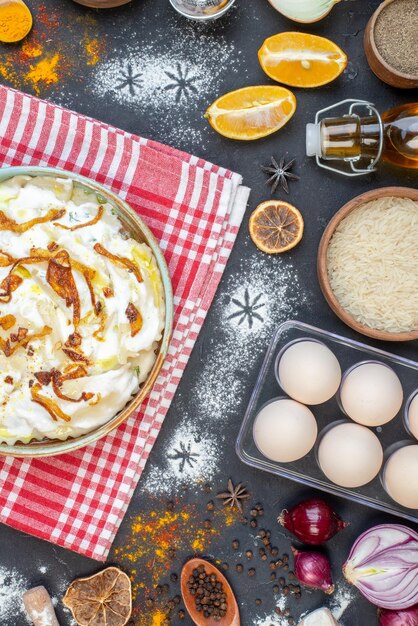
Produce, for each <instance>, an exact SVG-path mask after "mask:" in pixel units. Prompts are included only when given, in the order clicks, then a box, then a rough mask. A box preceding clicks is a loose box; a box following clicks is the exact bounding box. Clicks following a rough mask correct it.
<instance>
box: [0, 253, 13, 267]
mask: <svg viewBox="0 0 418 626" xmlns="http://www.w3.org/2000/svg"><path fill="white" fill-rule="evenodd" d="M15 261H16V259H14V258H13V257H12V255H11V254H8V253H7V252H3V250H0V267H8V266H9V265H13V263H15Z"/></svg>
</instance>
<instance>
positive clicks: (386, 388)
mask: <svg viewBox="0 0 418 626" xmlns="http://www.w3.org/2000/svg"><path fill="white" fill-rule="evenodd" d="M340 394H341V405H342V407H343V410H344V412H345V413H346V414H347V415H348V416H349V417H351V419H352V420H354V421H355V422H357V423H358V424H363V425H364V426H380V425H382V424H386V423H387V422H390V420H391V419H393V418H394V417H395V415H396V414H397V413H398V412H399V410H400V408H401V406H402V401H403V389H402V384H401V381H400V380H399V378H398V376H397V375H396V374H395V372H394V371H393V369H391V368H390V367H388V366H387V365H384V364H383V363H361V364H360V365H358V366H357V367H355V368H354V369H353V370H351V372H350V373H349V374H347V376H346V377H345V378H344V380H343V383H342V385H341V392H340Z"/></svg>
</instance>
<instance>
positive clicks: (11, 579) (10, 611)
mask: <svg viewBox="0 0 418 626" xmlns="http://www.w3.org/2000/svg"><path fill="white" fill-rule="evenodd" d="M28 587H29V585H28V581H27V580H26V579H25V578H24V577H23V576H22V575H21V574H20V573H19V572H18V571H17V570H15V569H10V570H8V569H6V568H4V567H0V624H1V625H2V626H3V624H4V625H6V624H7V625H9V624H10V625H11V624H12V623H13V621H12V620H16V619H17V618H21V619H26V611H25V608H24V606H23V601H22V596H23V593H24V592H25V591H26V589H28Z"/></svg>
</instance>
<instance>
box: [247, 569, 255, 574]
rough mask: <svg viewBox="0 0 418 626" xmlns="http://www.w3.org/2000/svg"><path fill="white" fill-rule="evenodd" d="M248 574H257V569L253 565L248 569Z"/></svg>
mask: <svg viewBox="0 0 418 626" xmlns="http://www.w3.org/2000/svg"><path fill="white" fill-rule="evenodd" d="M248 576H255V569H254V568H253V567H251V568H250V569H249V570H248Z"/></svg>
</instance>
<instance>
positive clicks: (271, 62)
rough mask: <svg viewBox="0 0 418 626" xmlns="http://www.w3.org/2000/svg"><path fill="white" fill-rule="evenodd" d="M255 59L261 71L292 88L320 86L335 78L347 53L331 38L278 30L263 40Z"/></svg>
mask: <svg viewBox="0 0 418 626" xmlns="http://www.w3.org/2000/svg"><path fill="white" fill-rule="evenodd" d="M258 58H259V61H260V64H261V67H262V68H263V70H264V71H265V73H266V74H267V75H268V76H270V78H273V80H277V82H279V83H283V84H285V85H290V86H292V87H320V86H321V85H326V84H327V83H330V82H331V81H333V80H335V79H336V78H337V77H338V76H339V75H340V74H341V72H343V71H344V69H345V68H346V66H347V56H346V54H345V53H344V52H343V51H342V50H341V48H339V47H338V46H337V45H336V44H335V43H334V42H333V41H330V40H329V39H325V37H318V36H317V35H308V34H307V33H293V32H292V33H279V34H278V35H274V36H273V37H269V38H268V39H266V40H265V42H264V43H263V45H262V46H261V48H260V50H259V51H258Z"/></svg>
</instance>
